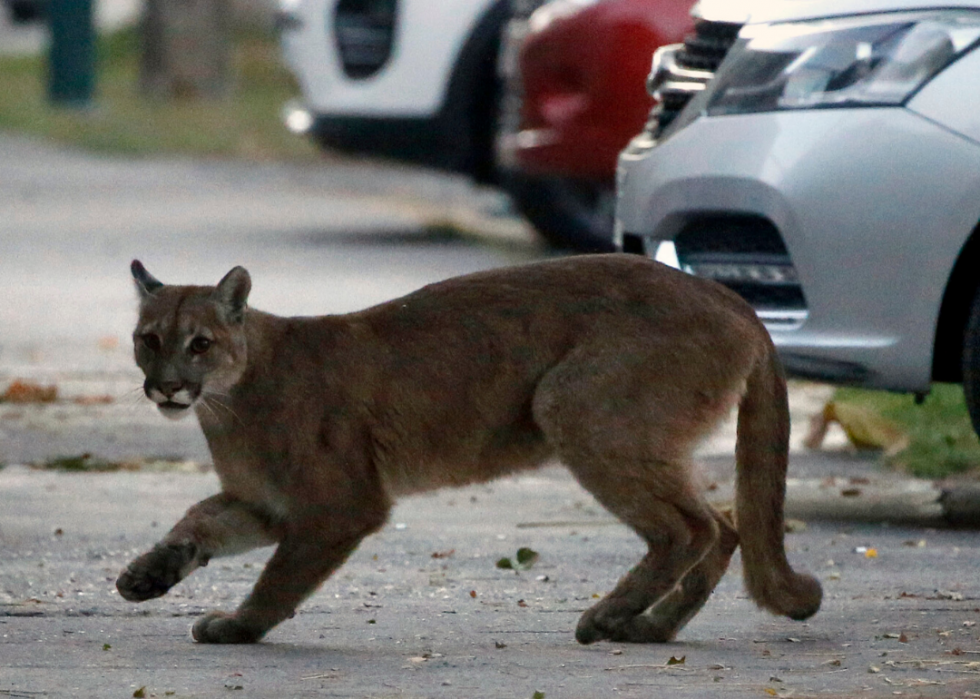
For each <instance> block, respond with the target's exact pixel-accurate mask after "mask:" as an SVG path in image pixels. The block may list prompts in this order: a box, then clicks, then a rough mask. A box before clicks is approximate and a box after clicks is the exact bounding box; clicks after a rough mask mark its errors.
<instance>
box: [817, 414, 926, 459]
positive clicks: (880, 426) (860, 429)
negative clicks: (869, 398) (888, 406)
mask: <svg viewBox="0 0 980 699" xmlns="http://www.w3.org/2000/svg"><path fill="white" fill-rule="evenodd" d="M835 422H836V423H837V424H838V425H840V426H841V427H842V428H843V429H844V433H845V434H846V435H847V439H848V441H850V443H851V444H852V445H854V446H855V447H856V448H858V449H874V450H879V451H884V452H885V454H886V455H887V456H895V455H896V454H898V453H899V452H900V451H902V450H903V449H905V448H906V447H907V446H908V445H909V437H908V435H907V434H905V432H903V431H902V429H901V428H900V427H899V426H898V425H897V424H895V423H894V422H892V421H891V420H888V419H887V418H884V417H882V416H881V415H879V414H878V413H876V412H874V411H872V410H868V409H867V408H864V407H861V406H857V405H851V404H849V403H837V402H834V401H829V402H828V403H827V404H826V405H824V407H823V410H821V411H820V412H819V413H817V414H816V415H814V416H813V417H811V418H810V431H809V433H808V434H807V436H806V438H805V439H804V440H803V444H804V446H806V448H807V449H819V448H820V447H821V446H822V445H823V440H824V437H826V436H827V428H828V427H829V426H830V425H831V424H832V423H835Z"/></svg>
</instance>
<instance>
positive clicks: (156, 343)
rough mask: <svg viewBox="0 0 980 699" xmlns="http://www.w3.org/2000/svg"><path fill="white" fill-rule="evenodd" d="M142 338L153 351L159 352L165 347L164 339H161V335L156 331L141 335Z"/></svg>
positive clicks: (144, 343)
mask: <svg viewBox="0 0 980 699" xmlns="http://www.w3.org/2000/svg"><path fill="white" fill-rule="evenodd" d="M140 340H141V341H142V342H143V346H144V347H146V349H148V350H150V351H151V352H159V351H160V349H161V348H162V347H163V341H162V340H161V339H160V336H159V335H155V334H154V333H146V334H145V335H140Z"/></svg>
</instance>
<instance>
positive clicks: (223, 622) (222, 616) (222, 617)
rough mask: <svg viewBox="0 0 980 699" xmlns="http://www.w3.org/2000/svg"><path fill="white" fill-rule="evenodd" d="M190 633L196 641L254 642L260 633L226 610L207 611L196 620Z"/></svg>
mask: <svg viewBox="0 0 980 699" xmlns="http://www.w3.org/2000/svg"><path fill="white" fill-rule="evenodd" d="M191 635H192V636H193V637H194V640H195V641H197V642H198V643H255V642H256V641H258V640H259V639H260V638H262V634H261V633H259V632H256V631H255V630H254V629H250V628H248V627H247V626H245V625H244V624H242V623H241V622H240V621H238V619H236V618H235V616H234V615H232V614H228V613H226V612H209V613H208V614H205V615H204V616H202V617H201V618H200V619H198V620H197V621H196V622H194V627H193V628H192V629H191Z"/></svg>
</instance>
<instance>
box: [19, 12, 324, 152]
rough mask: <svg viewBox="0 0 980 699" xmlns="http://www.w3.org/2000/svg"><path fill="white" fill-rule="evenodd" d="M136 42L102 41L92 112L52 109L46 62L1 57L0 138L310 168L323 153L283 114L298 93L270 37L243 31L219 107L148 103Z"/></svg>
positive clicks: (119, 35) (132, 34) (128, 34)
mask: <svg viewBox="0 0 980 699" xmlns="http://www.w3.org/2000/svg"><path fill="white" fill-rule="evenodd" d="M139 51H140V47H139V34H138V32H137V31H136V30H135V29H128V30H124V31H120V32H116V33H114V34H112V35H109V36H103V37H100V39H99V42H98V47H97V68H96V95H95V99H94V100H93V102H92V106H91V108H85V109H65V108H57V107H54V106H52V105H51V104H50V103H49V102H48V101H47V87H46V75H47V65H46V56H44V55H39V56H29V57H0V130H5V131H12V132H19V133H23V134H30V135H33V136H39V137H42V138H45V139H50V140H53V141H56V142H59V143H64V144H70V145H74V146H79V147H82V148H86V149H90V150H95V151H101V152H108V153H121V154H127V155H154V154H187V155H194V156H205V157H226V158H246V159H252V160H313V159H315V158H316V157H317V155H318V151H317V148H316V147H315V146H314V145H313V144H311V143H310V142H309V141H308V139H306V138H304V137H301V136H296V135H294V134H291V133H289V132H288V131H287V130H286V128H285V127H284V126H283V125H282V121H281V118H280V109H281V108H282V105H283V103H284V102H286V101H287V100H288V99H290V98H293V97H296V96H297V95H298V90H297V88H296V85H295V82H294V81H293V79H292V76H291V75H290V73H289V72H288V71H287V70H286V68H285V66H284V65H283V63H282V60H281V58H280V48H279V44H278V42H277V40H276V38H275V36H274V35H273V34H272V33H271V32H262V31H259V30H254V29H253V30H248V31H241V32H239V33H238V35H237V36H236V39H235V42H234V54H233V56H234V57H233V65H234V75H235V80H234V89H233V90H232V91H231V93H230V94H229V95H228V96H227V97H224V98H220V99H189V98H183V99H175V100H166V101H164V100H152V99H148V98H145V97H143V96H141V95H140V94H139V90H138V83H137V78H138V72H139V68H138V67H139Z"/></svg>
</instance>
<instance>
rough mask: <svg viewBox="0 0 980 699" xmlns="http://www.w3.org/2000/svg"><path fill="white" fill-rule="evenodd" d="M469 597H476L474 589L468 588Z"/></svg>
mask: <svg viewBox="0 0 980 699" xmlns="http://www.w3.org/2000/svg"><path fill="white" fill-rule="evenodd" d="M470 597H472V598H473V599H476V590H470Z"/></svg>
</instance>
